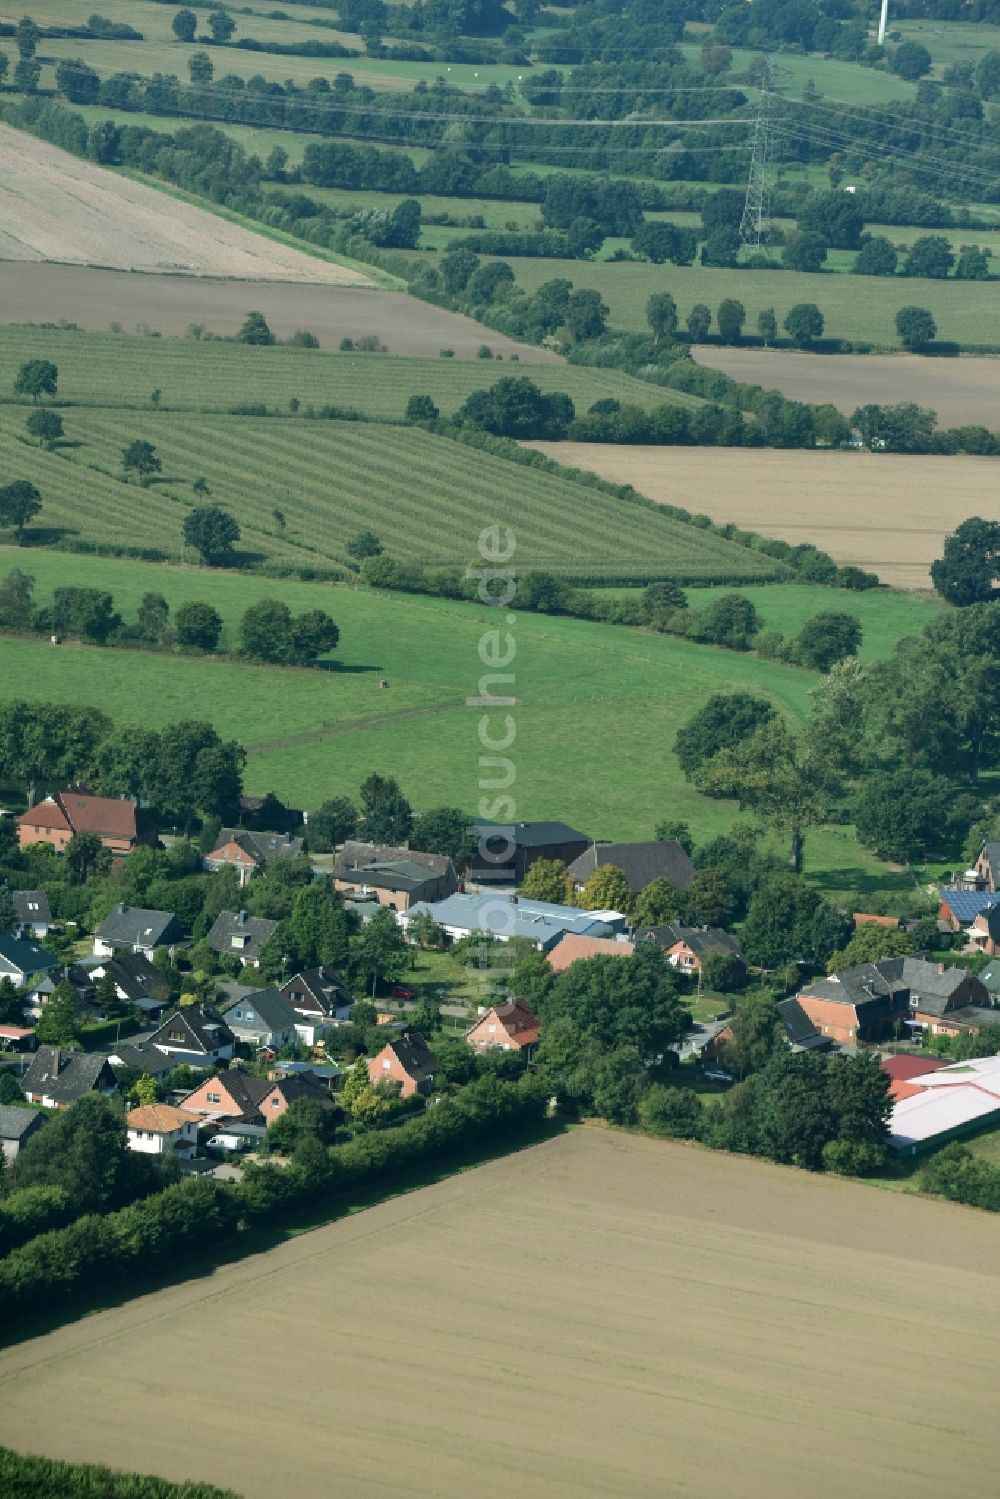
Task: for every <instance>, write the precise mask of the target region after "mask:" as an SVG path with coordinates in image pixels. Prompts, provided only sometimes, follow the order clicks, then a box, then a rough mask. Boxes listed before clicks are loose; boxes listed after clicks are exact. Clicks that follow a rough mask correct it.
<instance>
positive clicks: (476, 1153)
mask: <svg viewBox="0 0 1000 1499" xmlns="http://www.w3.org/2000/svg"><path fill="white" fill-rule="evenodd" d="M566 1130H567V1125H566V1124H565V1123H564V1122H563V1121H561V1120H558V1119H546V1120H545V1121H543V1122H541V1123H538V1124H536V1125H534V1126H531V1127H529V1128H527V1129H525V1130H524V1131H521V1132H519V1133H518V1134H517V1135H516V1136H509V1135H508V1136H506V1137H505V1138H504V1139H502V1140H488V1141H478V1142H476V1143H475V1144H473V1145H470V1146H468V1147H467V1148H466V1149H464V1150H456V1151H450V1152H449V1153H448V1154H447V1156H444V1157H442V1159H440V1160H438V1161H428V1162H427V1163H426V1164H425V1165H423V1166H420V1167H410V1168H409V1169H408V1170H407V1171H406V1173H405V1175H403V1174H402V1173H398V1174H394V1175H393V1176H386V1177H383V1178H382V1179H381V1180H380V1181H376V1182H372V1183H371V1184H370V1185H369V1186H368V1187H358V1188H356V1189H354V1190H353V1191H352V1193H351V1196H350V1198H349V1199H348V1200H344V1199H340V1200H338V1201H337V1202H336V1203H329V1202H328V1203H322V1202H317V1203H314V1204H312V1205H311V1206H310V1207H308V1208H304V1209H302V1211H301V1212H298V1213H290V1214H289V1215H288V1216H287V1217H286V1218H284V1219H282V1221H281V1223H280V1224H274V1225H271V1224H268V1225H263V1226H257V1227H254V1228H249V1229H246V1230H245V1231H244V1232H242V1233H239V1234H236V1235H235V1236H234V1237H233V1238H232V1239H228V1240H226V1242H225V1243H223V1244H216V1245H212V1246H211V1247H210V1248H209V1249H207V1250H205V1251H203V1252H200V1253H195V1254H191V1255H186V1256H184V1257H182V1258H180V1259H178V1260H177V1261H175V1262H174V1263H173V1264H171V1265H169V1266H165V1267H164V1268H163V1269H162V1271H161V1272H160V1273H158V1274H154V1275H147V1276H142V1277H135V1278H133V1279H129V1280H127V1281H126V1282H125V1283H124V1284H122V1283H121V1282H120V1281H119V1282H118V1283H117V1284H116V1285H109V1286H104V1287H102V1288H101V1289H100V1290H96V1291H93V1292H90V1293H87V1292H84V1293H82V1294H81V1295H79V1296H74V1297H72V1298H70V1299H68V1300H67V1301H66V1303H65V1305H64V1306H62V1307H59V1308H53V1309H52V1310H51V1311H46V1312H42V1313H39V1314H38V1315H37V1316H32V1317H25V1318H24V1320H23V1321H21V1322H20V1323H19V1325H18V1326H16V1327H4V1328H3V1329H2V1331H0V1348H10V1347H14V1346H15V1345H17V1344H18V1343H24V1342H27V1341H29V1340H30V1339H31V1338H37V1337H41V1336H42V1335H43V1334H44V1333H47V1332H53V1331H54V1330H55V1329H56V1328H59V1327H64V1326H67V1325H68V1324H70V1323H73V1322H80V1321H82V1320H83V1319H84V1318H85V1317H89V1316H92V1315H93V1313H95V1312H101V1311H107V1310H109V1309H111V1308H113V1307H119V1306H124V1305H125V1304H126V1303H127V1302H129V1301H134V1300H136V1299H137V1298H138V1297H140V1296H148V1295H150V1294H151V1293H153V1292H155V1291H162V1290H165V1289H166V1288H167V1287H168V1286H174V1285H178V1284H181V1283H183V1282H185V1281H193V1280H204V1279H207V1278H208V1277H209V1276H211V1275H214V1274H215V1272H216V1270H219V1269H221V1268H222V1267H223V1266H225V1265H234V1264H238V1263H239V1261H241V1260H246V1259H249V1258H250V1256H251V1255H255V1254H263V1253H265V1252H266V1251H267V1250H268V1249H276V1248H278V1247H279V1245H281V1244H284V1243H286V1242H287V1241H288V1240H289V1239H290V1238H295V1237H297V1236H298V1235H299V1234H300V1233H304V1232H306V1231H307V1230H309V1229H313V1228H323V1227H325V1226H326V1225H327V1224H333V1223H338V1222H339V1221H340V1220H341V1219H342V1218H349V1217H352V1216H353V1215H354V1214H355V1213H358V1212H361V1211H362V1210H363V1209H365V1208H370V1207H376V1206H377V1205H378V1204H379V1203H380V1202H387V1201H389V1200H390V1199H392V1198H394V1197H403V1196H405V1195H406V1194H407V1193H409V1192H416V1191H419V1190H420V1188H421V1187H432V1186H434V1185H435V1184H436V1183H437V1182H441V1181H445V1180H446V1179H447V1178H448V1177H450V1176H457V1175H458V1174H459V1173H460V1172H464V1171H468V1170H470V1169H471V1168H473V1167H475V1166H484V1165H486V1164H487V1162H489V1161H493V1160H499V1159H500V1158H501V1157H503V1156H508V1155H517V1154H519V1153H520V1152H521V1151H522V1150H529V1149H531V1148H532V1147H533V1146H535V1145H541V1144H544V1142H545V1141H547V1140H551V1139H553V1138H555V1137H556V1136H557V1135H562V1134H565V1133H566Z"/></svg>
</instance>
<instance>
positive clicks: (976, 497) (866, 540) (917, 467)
mask: <svg viewBox="0 0 1000 1499" xmlns="http://www.w3.org/2000/svg"><path fill="white" fill-rule="evenodd" d="M527 446H529V447H533V448H537V449H538V450H539V451H540V452H542V453H547V454H548V455H549V457H551V458H555V459H556V461H557V462H559V463H565V464H568V465H569V466H570V467H572V468H583V469H591V470H593V472H594V473H596V474H600V475H601V477H602V478H604V479H612V480H613V481H614V482H615V483H616V484H632V485H634V487H635V488H636V489H637V490H638V491H639V492H640V494H644V495H647V496H648V497H649V498H650V499H651V500H656V501H657V502H658V503H660V504H670V505H683V506H684V507H685V508H687V509H688V510H691V511H693V512H695V513H698V512H700V513H701V514H703V515H710V516H711V517H712V519H713V520H715V521H723V522H725V521H733V522H734V523H735V524H736V525H738V526H745V527H746V528H747V530H750V531H760V532H761V533H762V534H763V535H765V536H778V537H780V538H781V539H782V540H783V541H790V542H792V543H793V544H794V545H799V544H800V543H802V542H809V543H812V544H813V545H815V546H818V547H821V548H822V550H823V551H825V552H829V554H830V556H831V557H833V559H834V560H835V561H836V562H840V563H845V564H853V565H854V566H856V567H863V568H865V569H867V570H868V571H869V572H875V573H878V575H879V577H880V578H881V580H882V582H883V583H889V584H891V585H892V586H893V587H896V588H918V589H927V588H930V586H931V583H930V576H929V573H928V568H929V567H930V564H931V563H932V562H933V561H934V559H935V557H939V556H940V555H941V548H942V544H943V542H944V538H945V536H946V535H948V533H949V532H950V531H953V530H954V529H955V527H956V526H957V525H958V524H959V522H961V521H963V520H966V519H967V518H968V517H969V516H970V515H981V516H984V517H986V518H987V519H990V520H1000V460H998V459H996V458H970V457H968V456H966V455H964V454H962V455H960V456H958V457H953V458H943V457H905V456H903V455H901V454H895V453H858V452H843V453H815V452H813V453H806V452H793V451H783V450H780V449H774V448H752V449H746V448H664V447H627V446H625V445H618V444H614V443H593V442H533V443H529V444H527Z"/></svg>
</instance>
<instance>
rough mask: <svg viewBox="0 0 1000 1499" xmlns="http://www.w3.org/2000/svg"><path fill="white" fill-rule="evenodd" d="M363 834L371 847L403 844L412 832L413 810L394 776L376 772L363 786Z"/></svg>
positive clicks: (361, 793)
mask: <svg viewBox="0 0 1000 1499" xmlns="http://www.w3.org/2000/svg"><path fill="white" fill-rule="evenodd" d="M360 796H361V819H362V830H363V832H364V835H365V837H366V838H367V839H368V841H369V842H370V843H387V844H393V845H395V844H404V843H406V841H407V840H408V838H409V837H410V834H411V832H412V831H413V809H412V808H411V806H410V804H409V802H408V801H407V800H406V797H405V796H404V795H403V793H402V791H401V790H400V787H399V782H398V781H397V780H396V779H395V777H394V776H381V775H379V774H378V772H377V771H373V772H372V774H371V775H370V776H369V777H368V778H367V780H365V781H363V782H362V785H361V789H360Z"/></svg>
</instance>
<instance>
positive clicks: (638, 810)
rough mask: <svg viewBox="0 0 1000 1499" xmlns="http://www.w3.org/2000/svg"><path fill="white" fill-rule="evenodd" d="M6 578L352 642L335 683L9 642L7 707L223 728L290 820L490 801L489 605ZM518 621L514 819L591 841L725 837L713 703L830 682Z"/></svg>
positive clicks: (802, 690)
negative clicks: (700, 767) (394, 803)
mask: <svg viewBox="0 0 1000 1499" xmlns="http://www.w3.org/2000/svg"><path fill="white" fill-rule="evenodd" d="M11 566H18V567H20V568H21V569H22V570H23V571H26V572H28V573H30V574H33V575H34V576H35V577H36V578H37V580H38V582H37V592H38V596H39V598H40V599H44V598H45V597H47V595H48V591H49V589H50V588H51V587H52V586H53V585H54V584H55V583H56V582H58V581H59V580H60V577H61V580H62V581H65V582H80V583H83V582H86V583H91V584H93V585H94V586H100V587H104V588H107V589H108V590H109V591H110V592H111V593H112V594H113V595H114V598H115V600H116V602H117V603H118V605H119V608H120V609H121V612H122V613H123V614H124V615H125V617H126V618H130V617H133V615H134V610H135V606H136V604H137V603H138V600H139V599H140V597H141V595H142V594H143V593H144V592H146V591H147V590H156V591H159V592H162V593H164V594H165V596H166V597H167V598H168V600H169V601H170V602H171V604H172V605H173V606H174V607H176V605H177V604H178V603H179V602H181V601H182V600H184V599H188V598H198V599H204V600H206V601H208V602H211V603H213V604H214V605H215V606H216V607H217V608H219V609H220V611H221V612H222V613H223V614H224V615H225V617H226V620H227V638H228V641H229V643H230V644H232V643H233V641H234V636H235V633H236V622H237V620H238V618H239V616H240V614H242V612H243V610H244V609H245V608H246V607H247V606H248V605H249V604H251V603H253V602H255V601H256V600H258V599H260V598H268V597H272V598H273V597H280V598H282V599H284V600H285V601H286V602H287V603H288V605H289V607H290V608H292V609H294V610H303V609H307V608H312V607H319V608H323V609H326V610H327V611H328V612H329V613H330V614H331V615H332V616H333V618H334V619H335V620H336V621H337V623H338V625H339V626H340V630H341V643H340V646H339V647H338V649H337V651H336V652H335V656H334V660H335V663H336V664H335V666H334V667H333V669H331V670H299V669H290V668H276V667H261V666H252V665H249V664H243V663H240V662H233V661H227V660H211V659H206V658H198V657H182V656H170V655H160V654H145V653H142V652H137V651H128V652H126V651H124V650H121V649H118V648H109V649H100V648H98V647H82V646H75V645H70V644H67V645H64V646H60V647H55V648H54V647H52V646H51V645H49V644H48V642H47V641H44V640H38V641H35V640H27V639H20V638H15V637H11V636H7V637H2V636H0V660H2V663H3V681H4V695H5V696H11V697H18V696H24V697H29V698H33V699H42V700H51V701H57V702H84V703H94V704H99V705H100V706H101V707H102V708H103V709H104V710H105V711H106V712H107V713H109V714H110V715H111V717H112V718H113V719H115V720H116V721H119V722H122V723H147V724H152V725H156V724H161V723H166V722H169V721H171V720H173V719H177V718H208V719H211V720H212V721H213V722H214V723H216V724H217V726H218V727H219V729H220V731H224V732H225V733H227V734H231V735H233V736H235V737H236V738H238V739H240V740H241V742H243V743H244V744H245V745H246V746H247V748H248V751H249V762H248V765H247V772H246V782H247V786H248V789H250V790H253V791H265V790H267V789H269V788H272V789H274V790H275V791H277V792H278V794H279V795H281V796H283V797H285V798H287V799H288V800H289V801H290V802H291V803H292V804H294V805H295V806H300V807H303V806H304V807H312V806H316V805H317V804H318V803H319V802H320V801H322V800H323V799H324V798H325V797H327V796H333V795H337V794H341V793H343V794H346V795H352V794H355V793H356V790H357V787H358V785H359V784H360V782H361V781H362V779H363V778H364V777H365V776H366V775H367V774H368V772H369V771H370V770H372V769H373V768H378V769H380V770H382V771H384V772H386V773H392V774H394V775H397V776H398V777H399V778H400V781H401V783H402V785H403V787H404V789H405V790H406V792H407V794H408V795H409V796H410V797H411V799H412V800H413V802H414V805H416V806H417V807H430V806H437V805H441V804H450V805H457V806H461V807H467V808H469V809H470V811H471V810H474V809H475V807H476V806H477V804H478V801H479V798H480V796H481V795H482V794H483V793H482V792H481V791H480V787H479V781H480V774H481V772H480V767H479V755H480V753H481V750H480V746H479V742H478V731H477V725H478V722H479V717H480V714H481V711H482V710H481V709H480V708H477V707H471V708H470V707H469V706H468V705H467V702H466V700H467V698H469V697H475V696H476V693H477V684H478V682H479V679H480V676H481V673H482V672H483V669H484V668H483V665H482V662H481V660H480V657H479V644H480V641H481V640H482V639H483V635H484V632H485V631H487V630H488V629H491V628H493V627H494V623H495V620H496V616H494V615H492V614H491V613H490V612H489V611H487V610H485V609H483V608H482V607H481V606H477V605H475V604H457V603H450V602H447V601H445V600H440V599H431V598H414V597H412V596H405V595H403V596H396V595H393V596H389V595H386V594H383V593H371V592H369V591H367V590H365V589H355V588H352V587H350V586H346V585H340V586H333V585H321V584H305V583H292V582H286V581H284V580H281V581H275V580H271V579H266V578H259V577H253V576H249V575H246V574H233V573H230V574H227V573H222V572H217V571H212V570H209V569H200V568H175V567H167V566H162V565H161V566H157V565H154V564H149V563H140V562H131V561H118V560H116V559H104V558H93V559H92V558H81V557H76V556H71V555H66V554H60V553H55V554H51V553H50V554H46V553H44V552H41V551H35V550H33V549H28V548H25V549H19V548H5V549H3V555H2V561H0V573H2V574H6V572H7V571H8V570H9V568H10V567H11ZM815 592H816V594H817V595H821V596H820V597H818V600H817V605H816V607H817V609H819V608H821V607H826V606H827V602H828V594H827V591H826V590H818V589H817V590H815ZM829 597H830V598H832V599H835V600H838V601H839V599H840V597H841V596H840V595H839V594H836V595H829ZM513 612H514V613H515V615H516V623H515V624H514V625H513V626H511V627H510V628H511V630H512V634H513V638H514V642H515V646H516V656H515V658H514V662H513V665H512V668H511V669H512V670H513V672H514V674H515V678H516V681H515V684H514V689H513V690H514V693H515V695H516V697H517V704H516V706H515V707H514V708H513V709H512V710H511V711H512V713H513V715H514V718H515V723H516V740H515V743H514V745H513V746H512V748H511V750H510V758H511V760H512V762H513V764H514V767H515V783H514V785H513V788H512V791H511V794H512V795H513V796H514V797H515V799H516V803H517V815H518V817H524V818H546V817H550V818H563V819H565V820H567V821H569V822H571V823H572V824H573V825H574V826H576V827H580V828H582V829H583V830H584V831H585V832H588V833H590V834H591V835H592V836H593V837H595V838H642V837H649V836H651V832H652V829H653V827H654V826H655V824H656V822H657V821H659V820H661V819H662V818H663V817H665V816H668V815H669V816H671V817H679V818H685V819H687V820H688V821H689V822H690V823H691V826H692V828H693V829H694V830H695V833H696V836H697V837H698V838H700V839H704V838H707V837H710V836H712V835H713V834H715V833H717V832H722V831H724V830H725V829H726V828H728V827H729V826H730V825H731V823H732V822H733V820H734V818H735V817H736V815H737V812H736V809H735V807H734V806H733V804H732V803H726V802H717V801H711V800H708V799H706V798H704V797H702V796H700V795H698V793H697V792H695V791H693V790H692V789H691V787H689V786H688V784H687V783H686V782H685V781H684V780H683V778H682V776H681V775H680V772H679V770H678V767H677V764H676V761H675V759H674V755H673V741H674V736H675V734H676V732H677V729H678V727H679V726H680V724H681V723H683V722H684V721H685V720H686V719H687V718H689V717H690V715H691V714H692V713H693V712H695V711H696V710H697V709H698V708H699V707H700V706H701V705H702V704H703V703H704V702H705V701H706V699H707V698H708V697H709V696H711V694H712V693H713V692H725V691H735V690H743V689H746V690H749V691H753V692H759V693H762V694H763V695H764V696H766V697H768V698H770V699H771V700H772V701H773V702H774V703H775V704H776V705H777V706H778V707H779V708H780V709H781V711H782V712H784V713H785V714H786V715H787V716H788V718H789V720H790V721H791V722H792V723H795V722H799V721H801V720H802V718H803V717H804V715H805V713H806V711H807V707H808V702H809V692H810V690H811V689H812V688H813V687H814V686H816V684H817V682H818V680H819V678H818V677H817V676H816V675H815V674H814V673H812V672H807V671H803V670H800V669H798V668H794V667H788V666H782V665H779V664H777V663H775V662H768V661H758V660H757V659H756V658H754V657H751V656H744V655H739V654H736V653H734V652H731V651H725V650H721V649H718V648H716V647H712V646H700V645H695V644H693V643H691V642H688V641H682V640H678V639H676V638H672V637H669V636H660V635H647V634H644V633H642V632H640V631H634V630H626V629H623V628H621V627H620V626H614V625H598V624H588V623H586V622H583V621H579V620H569V619H560V618H553V617H547V616H544V615H535V614H517V613H516V600H515V603H514V607H513ZM383 679H384V680H387V681H388V682H389V689H388V691H386V690H383V689H380V688H379V685H378V684H379V682H380V681H381V680H383ZM504 711H506V710H504ZM483 774H485V775H486V776H487V777H489V776H492V775H494V774H495V772H494V771H492V770H487V771H485V772H483ZM806 867H807V870H808V871H809V872H810V874H811V876H812V877H813V878H815V879H816V881H817V882H818V883H820V884H821V885H822V886H823V887H824V888H825V889H828V890H830V891H833V892H837V893H839V894H840V895H841V896H842V898H843V899H845V900H850V899H851V898H852V897H853V896H854V895H855V894H856V893H858V892H861V891H864V890H866V889H873V888H885V886H886V885H893V884H895V883H896V882H897V881H901V880H902V879H903V876H902V875H898V874H895V873H893V872H892V871H891V870H889V869H888V868H887V867H886V866H885V865H882V864H880V863H878V861H876V860H875V859H874V858H873V857H872V856H871V855H869V854H867V853H866V852H865V851H864V850H863V849H861V848H860V847H859V846H858V844H857V842H856V841H855V838H854V835H853V831H852V830H851V829H850V828H849V827H830V828H822V829H816V830H814V831H810V833H809V834H808V835H807V840H806Z"/></svg>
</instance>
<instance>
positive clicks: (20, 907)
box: [10, 890, 52, 926]
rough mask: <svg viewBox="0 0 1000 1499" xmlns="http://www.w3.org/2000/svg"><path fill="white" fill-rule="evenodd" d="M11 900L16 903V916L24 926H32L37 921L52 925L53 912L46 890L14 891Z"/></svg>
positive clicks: (11, 893)
mask: <svg viewBox="0 0 1000 1499" xmlns="http://www.w3.org/2000/svg"><path fill="white" fill-rule="evenodd" d="M10 898H11V900H12V901H13V902H14V915H15V916H16V917H17V919H18V921H19V922H20V923H21V925H22V926H32V925H34V923H35V922H36V921H39V922H41V921H43V922H45V924H46V925H48V924H50V923H51V921H52V912H51V910H50V909H49V898H48V896H47V895H46V894H45V891H44V890H12V891H11V892H10Z"/></svg>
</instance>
